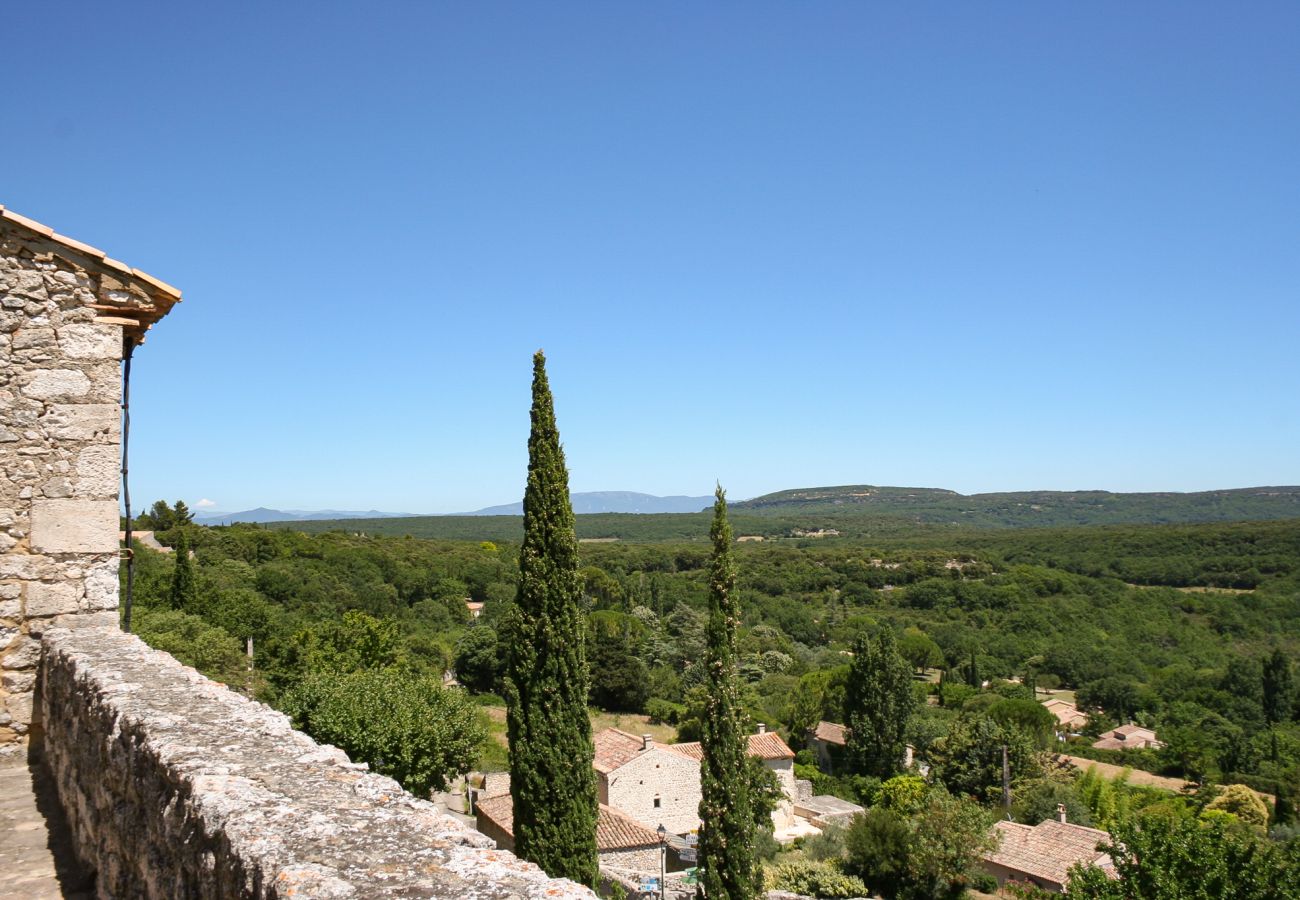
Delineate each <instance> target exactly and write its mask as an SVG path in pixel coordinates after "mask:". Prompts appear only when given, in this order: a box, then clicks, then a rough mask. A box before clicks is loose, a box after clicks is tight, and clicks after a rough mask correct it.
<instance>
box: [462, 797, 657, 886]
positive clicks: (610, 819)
mask: <svg viewBox="0 0 1300 900" xmlns="http://www.w3.org/2000/svg"><path fill="white" fill-rule="evenodd" d="M474 821H475V826H476V827H477V828H478V830H479V831H481V832H482V833H483V834H485V835H487V836H488V837H490V838H491V839H492V840H494V841H496V844H497V848H498V849H500V850H509V851H511V852H514V849H515V825H514V823H515V802H514V799H513V798H512V797H511V796H510V795H509V794H502V795H499V796H496V797H489V798H487V799H484V800H480V801H479V802H478V803H477V805H476V806H475V808H474ZM662 852H663V851H662V845H661V843H660V841H659V834H658V832H655V831H653V830H651V829H649V828H646V827H645V826H644V825H642V824H640V823H639V822H636V821H635V820H633V819H631V818H629V817H628V816H625V815H623V814H622V813H620V812H619V811H618V810H616V809H611V808H610V807H608V806H606V805H605V804H604V803H602V804H600V807H599V811H598V813H597V817H596V855H597V857H598V858H599V861H600V863H599V864H600V867H601V869H606V868H610V869H621V870H625V871H632V872H640V873H650V874H653V873H655V872H658V871H659V864H660V854H661V853H662Z"/></svg>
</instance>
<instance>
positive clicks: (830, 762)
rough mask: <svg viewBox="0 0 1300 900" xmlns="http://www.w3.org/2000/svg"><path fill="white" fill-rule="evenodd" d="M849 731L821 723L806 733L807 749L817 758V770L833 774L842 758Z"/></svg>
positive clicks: (841, 726) (842, 727)
mask: <svg viewBox="0 0 1300 900" xmlns="http://www.w3.org/2000/svg"><path fill="white" fill-rule="evenodd" d="M848 739H849V731H848V729H847V728H845V727H844V726H843V725H839V724H837V723H835V722H826V721H821V722H818V723H817V727H816V728H813V729H810V730H809V732H808V749H809V750H811V751H812V752H813V753H814V754H816V757H817V768H819V769H821V770H822V771H823V772H825V773H827V774H828V775H833V774H835V770H836V768H838V767H839V765H840V762H841V760H842V758H843V756H844V746H845V745H846V744H847V743H848Z"/></svg>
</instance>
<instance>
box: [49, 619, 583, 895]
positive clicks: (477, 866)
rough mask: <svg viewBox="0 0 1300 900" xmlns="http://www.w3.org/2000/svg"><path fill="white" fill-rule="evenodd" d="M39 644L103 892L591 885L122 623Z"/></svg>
mask: <svg viewBox="0 0 1300 900" xmlns="http://www.w3.org/2000/svg"><path fill="white" fill-rule="evenodd" d="M42 641H43V645H44V652H43V654H42V657H41V664H40V670H39V688H38V699H39V705H40V708H41V713H42V716H43V719H44V740H43V742H42V744H43V752H44V755H45V758H46V760H47V763H48V765H49V767H50V770H51V772H52V774H53V778H54V781H55V783H56V785H57V789H58V793H59V798H60V802H61V804H62V805H63V807H64V808H65V809H66V810H67V813H68V818H69V820H70V824H71V829H72V832H73V839H74V844H75V849H76V852H77V854H78V856H79V857H81V859H82V861H83V862H84V863H85V864H86V865H87V866H88V867H89V868H92V869H94V870H95V871H96V873H97V882H96V888H97V891H98V894H99V896H100V897H149V898H152V897H157V898H174V897H186V898H230V897H258V898H262V897H266V898H272V897H274V898H281V897H289V896H295V897H313V898H352V897H358V898H359V897H446V898H452V897H456V898H470V900H474V898H507V897H520V898H525V897H536V898H541V897H546V898H554V900H565V898H592V897H594V894H592V893H591V892H590V891H588V890H587V889H586V888H583V887H579V886H578V885H575V884H573V883H572V882H569V881H555V880H550V879H548V878H547V877H546V876H545V874H544V873H543V872H542V871H541V870H540V869H538V868H537V867H536V866H533V865H532V864H530V863H524V862H521V861H520V860H518V859H517V858H515V857H514V856H513V855H512V854H510V853H508V852H506V851H504V850H496V849H493V848H492V841H491V840H490V839H489V838H487V837H485V836H483V835H481V834H479V833H478V832H476V831H473V830H471V829H469V828H467V827H466V826H464V825H462V824H460V823H459V822H457V821H455V820H453V819H452V818H451V817H449V816H446V815H444V814H442V813H439V812H438V811H437V810H436V809H435V807H434V806H433V805H432V804H431V803H428V802H426V801H423V800H418V799H416V798H415V797H412V796H411V795H410V794H407V793H406V792H405V791H403V790H402V789H401V787H400V786H399V785H398V784H397V783H396V782H394V781H392V780H391V779H389V778H385V777H383V776H380V775H376V774H373V773H370V772H368V771H366V768H365V766H363V765H356V764H353V763H351V762H349V761H348V759H347V756H346V755H344V754H343V753H342V752H341V751H338V750H336V749H334V748H332V747H325V746H320V745H318V744H316V743H315V742H314V741H312V740H311V739H310V738H308V737H307V736H306V735H303V734H301V733H299V732H296V731H294V730H293V729H292V728H291V727H290V725H289V720H288V719H287V718H286V717H285V716H284V715H282V714H280V713H278V712H275V711H274V710H271V709H269V708H268V707H266V706H263V705H261V704H259V703H256V702H254V701H252V700H248V699H247V698H245V697H242V696H240V695H238V694H235V693H234V692H232V691H229V690H227V689H226V688H224V687H222V686H221V685H218V684H215V683H213V682H211V681H209V680H208V679H206V678H204V677H203V676H201V675H199V674H198V673H197V672H195V671H194V670H193V669H189V668H187V667H185V666H182V665H181V664H180V663H178V662H176V661H175V660H174V659H173V658H172V657H171V656H169V655H167V654H165V653H162V652H160V651H156V650H152V649H150V648H148V647H147V646H145V645H144V644H143V643H142V642H141V641H140V640H139V639H138V638H136V637H134V636H133V635H128V634H123V633H122V632H121V631H119V630H117V629H115V628H78V629H76V630H68V629H62V628H54V629H45V630H44V631H43V634H42Z"/></svg>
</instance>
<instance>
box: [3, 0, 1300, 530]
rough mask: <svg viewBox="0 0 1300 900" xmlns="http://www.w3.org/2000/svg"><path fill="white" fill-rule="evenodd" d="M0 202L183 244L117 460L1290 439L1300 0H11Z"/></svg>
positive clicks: (506, 494) (60, 226)
mask: <svg viewBox="0 0 1300 900" xmlns="http://www.w3.org/2000/svg"><path fill="white" fill-rule="evenodd" d="M4 30H5V34H6V39H5V42H4V44H5V61H6V66H5V68H6V71H7V73H8V77H7V78H6V90H5V97H6V99H5V104H4V106H5V115H4V127H3V133H4V137H3V140H0V203H4V204H5V205H7V206H9V207H11V208H13V209H15V210H16V211H18V212H21V213H23V214H26V215H29V216H31V217H33V218H36V219H38V220H40V221H43V222H45V223H47V224H49V225H51V226H53V227H54V228H56V229H57V230H60V231H62V232H64V233H66V234H70V235H72V236H74V237H77V238H79V239H82V240H84V241H87V242H89V243H92V244H95V245H96V246H99V247H102V248H104V249H105V250H107V251H108V252H109V254H110V255H112V256H115V257H117V258H119V259H124V260H126V261H127V262H128V263H130V264H132V265H135V266H138V267H140V268H142V269H144V270H146V271H148V272H151V273H153V274H155V275H157V276H158V277H160V278H163V279H164V280H167V281H169V282H171V283H173V284H175V285H177V286H179V287H180V288H182V289H183V290H184V292H185V302H184V304H182V305H181V306H180V307H178V308H177V309H176V310H175V311H174V312H173V313H172V314H171V315H170V316H169V317H168V318H167V319H165V320H163V322H162V323H161V324H159V325H158V326H157V327H155V329H154V330H153V332H152V333H151V336H150V338H149V341H148V343H147V344H146V345H145V346H144V347H142V348H141V350H140V351H139V352H138V354H137V357H136V361H137V362H136V369H135V381H134V386H133V400H134V406H133V408H134V426H135V427H134V434H133V446H132V463H133V466H132V474H133V495H134V496H135V498H136V500H137V504H139V503H140V502H142V501H143V502H148V501H150V500H152V499H155V498H157V497H160V496H166V497H167V498H169V499H175V498H183V499H185V500H186V501H187V502H189V503H191V504H195V503H197V502H198V501H199V500H200V499H209V500H212V501H214V502H215V503H216V505H217V506H218V507H219V508H221V509H225V510H237V509H242V508H246V507H249V506H253V505H259V504H261V505H267V506H275V507H280V508H321V507H333V508H346V509H356V508H359V509H366V508H372V507H373V508H379V509H385V510H405V511H413V512H448V511H455V510H463V509H473V508H477V507H480V506H485V505H488V504H492V503H501V502H507V501H511V500H514V499H517V498H518V497H519V496H520V495H521V494H522V486H523V479H524V465H525V446H524V445H525V438H526V433H527V407H528V381H529V373H530V365H531V361H530V356H531V354H532V352H533V351H534V350H536V349H537V348H538V347H543V348H545V350H546V352H547V356H548V358H549V361H550V371H551V380H552V386H553V388H554V390H555V395H556V404H557V410H558V415H559V423H560V429H561V433H562V436H563V439H564V442H565V445H566V450H567V453H568V461H569V467H570V470H571V484H572V487H573V489H574V490H580V491H582V490H639V491H645V492H648V493H655V494H671V493H686V494H707V493H708V492H709V491H710V490H711V489H712V487H713V484H714V481H715V479H720V480H721V481H722V483H723V485H724V486H725V487H727V488H728V489H729V493H730V494H731V496H732V497H733V498H743V497H749V496H754V495H757V494H760V493H765V492H768V491H772V490H779V489H783V488H791V487H800V486H810V485H823V484H845V483H873V484H893V485H914V486H931V487H948V488H952V489H955V490H960V491H963V492H975V491H991V490H1018V489H1031V488H1059V489H1079V488H1104V489H1110V490H1200V489H1207V488H1216V487H1234V486H1247V485H1257V484H1296V483H1300V402H1298V401H1297V395H1298V394H1300V391H1298V390H1297V389H1298V388H1300V52H1297V47H1300V4H1296V3H1294V2H1279V3H1250V4H1225V3H1217V2H1216V3H1188V2H1168V3H1157V2H1150V3H1140V4H1133V3H1109V4H1108V3H1089V4H1061V3H1029V2H1025V3H1018V4H1010V3H945V4H940V3H897V4H879V3H860V2H851V3H793V2H791V3H750V2H746V3H709V4H700V3H639V4H633V3H605V2H595V0H593V2H589V3H582V4H575V3H492V2H485V3H430V2H407V3H383V2H371V3H364V4H363V3H326V2H312V3H294V2H276V3H266V2H259V3H232V2H222V3H208V4H198V3H176V2H167V3H162V2H157V3H143V2H121V3H104V2H102V0H96V2H80V3H77V2H71V3H58V4H55V3H51V4H26V5H23V6H21V8H15V9H13V10H10V11H9V12H7V13H6V17H5V25H4Z"/></svg>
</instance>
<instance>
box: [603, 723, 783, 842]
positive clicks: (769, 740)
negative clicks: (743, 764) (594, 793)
mask: <svg viewBox="0 0 1300 900" xmlns="http://www.w3.org/2000/svg"><path fill="white" fill-rule="evenodd" d="M594 742H595V745H596V757H595V761H594V765H595V767H596V785H597V790H598V792H599V797H600V802H601V803H605V804H608V805H609V806H611V807H613V808H614V809H616V810H618V811H619V812H622V813H624V814H626V815H628V816H631V817H632V818H633V819H635V820H636V821H638V822H640V823H641V824H642V825H644V826H646V827H647V828H658V827H659V826H660V825H663V826H664V827H665V828H667V829H668V830H669V831H670V832H672V833H673V834H687V833H688V832H691V831H695V830H696V829H698V828H699V826H700V800H701V798H702V794H701V791H700V761H701V760H703V759H704V751H703V748H701V746H700V744H699V743H698V742H693V743H686V744H666V745H664V744H657V743H655V741H654V739H653V738H651V737H650V735H648V734H647V735H642V736H641V737H637V736H636V735H633V734H628V733H627V732H626V731H620V730H619V729H617V728H606V729H605V730H603V731H601V732H598V733H597V734H596V736H595V740H594ZM747 752H748V753H749V755H750V756H755V757H758V758H759V759H761V760H762V761H763V764H764V765H765V766H767V767H768V768H769V769H771V770H772V772H773V773H775V775H776V778H777V781H778V782H779V783H780V785H781V792H782V794H783V795H784V798H783V799H782V800H781V802H780V804H779V805H778V807H777V809H776V811H774V812H773V813H772V825H773V828H775V829H777V830H780V829H783V828H788V827H790V826H791V825H793V824H794V798H795V793H796V789H795V778H794V751H793V750H791V749H790V748H789V747H788V746H786V743H785V741H783V740H781V736H780V735H779V734H777V733H775V732H772V731H768V730H767V728H766V726H764V725H759V726H758V733H757V734H751V735H750V736H749V743H748V749H747Z"/></svg>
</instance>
